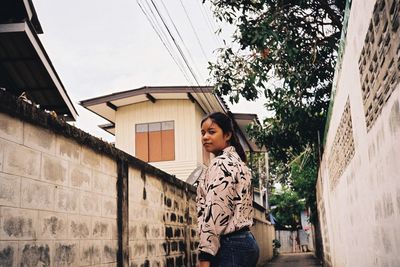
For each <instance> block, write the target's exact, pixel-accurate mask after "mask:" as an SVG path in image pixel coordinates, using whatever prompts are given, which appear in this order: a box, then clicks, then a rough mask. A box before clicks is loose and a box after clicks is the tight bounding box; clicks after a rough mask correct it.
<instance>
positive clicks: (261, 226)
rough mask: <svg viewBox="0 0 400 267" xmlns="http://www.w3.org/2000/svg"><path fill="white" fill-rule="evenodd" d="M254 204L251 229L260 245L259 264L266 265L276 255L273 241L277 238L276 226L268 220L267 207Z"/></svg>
mask: <svg viewBox="0 0 400 267" xmlns="http://www.w3.org/2000/svg"><path fill="white" fill-rule="evenodd" d="M254 205H255V207H254V224H253V226H252V227H251V228H250V231H251V232H252V234H253V235H254V237H255V239H256V241H257V244H258V247H259V248H260V256H259V258H258V263H257V266H264V265H265V264H266V263H267V262H268V261H270V260H271V259H272V258H273V256H274V255H273V251H272V241H273V240H274V239H275V227H274V226H273V225H272V224H271V223H270V222H269V221H267V220H266V218H265V209H264V208H263V207H262V206H258V205H257V204H254Z"/></svg>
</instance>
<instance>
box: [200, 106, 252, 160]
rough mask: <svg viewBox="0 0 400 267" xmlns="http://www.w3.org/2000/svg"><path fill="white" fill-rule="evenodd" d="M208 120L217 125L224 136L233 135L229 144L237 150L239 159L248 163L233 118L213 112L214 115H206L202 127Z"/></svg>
mask: <svg viewBox="0 0 400 267" xmlns="http://www.w3.org/2000/svg"><path fill="white" fill-rule="evenodd" d="M207 119H210V120H212V121H213V122H214V123H216V124H217V125H218V126H219V127H220V128H221V129H222V132H223V133H224V134H228V133H231V139H230V140H229V144H230V145H231V146H233V147H235V150H236V152H237V153H238V155H239V157H240V158H241V159H242V161H243V162H246V161H247V157H246V153H244V149H243V147H242V145H241V144H240V142H239V140H238V138H237V136H236V134H235V130H234V129H235V128H234V126H233V121H232V120H231V118H229V117H228V115H226V114H224V113H222V112H213V113H210V114H208V115H206V116H205V117H204V118H203V119H202V120H201V124H200V126H203V123H204V122H205V121H206V120H207Z"/></svg>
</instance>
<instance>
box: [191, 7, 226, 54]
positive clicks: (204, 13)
mask: <svg viewBox="0 0 400 267" xmlns="http://www.w3.org/2000/svg"><path fill="white" fill-rule="evenodd" d="M196 2H197V3H198V5H199V6H200V11H201V14H202V16H203V18H204V20H205V21H206V25H207V28H208V30H209V31H210V33H211V35H212V36H213V37H214V38H213V39H214V41H215V44H216V45H217V46H223V43H222V41H221V38H220V37H219V35H217V34H216V31H217V30H216V29H215V28H214V27H215V24H213V23H212V22H211V19H210V14H209V13H207V11H206V10H205V8H204V6H203V5H202V4H201V3H200V1H196ZM213 25H214V27H213ZM213 28H214V29H213Z"/></svg>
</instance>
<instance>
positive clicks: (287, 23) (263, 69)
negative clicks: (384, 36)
mask: <svg viewBox="0 0 400 267" xmlns="http://www.w3.org/2000/svg"><path fill="white" fill-rule="evenodd" d="M204 1H205V0H204ZM208 1H209V2H210V3H211V4H212V7H213V11H214V14H215V16H216V18H217V19H219V20H221V21H225V22H228V23H230V24H232V25H233V26H235V27H236V31H235V33H234V36H233V37H234V44H233V45H232V46H227V47H224V48H221V49H219V55H218V59H217V61H216V62H215V63H210V65H209V69H210V74H211V77H212V78H211V81H212V83H213V84H215V88H216V89H215V92H216V93H217V94H219V95H227V96H229V99H230V101H231V102H232V103H233V102H238V101H239V99H240V97H244V98H245V99H247V100H254V99H256V98H258V97H259V96H260V94H264V95H265V97H266V98H267V102H266V104H265V107H266V109H267V110H269V111H270V112H271V113H272V115H271V116H270V117H268V118H267V119H265V121H264V123H263V125H262V126H259V125H252V126H250V127H249V129H248V132H249V133H250V135H251V136H252V137H253V138H254V139H255V140H256V142H257V143H258V144H260V145H265V146H266V147H267V148H268V150H269V155H270V162H271V164H272V165H274V166H273V167H272V168H271V171H272V173H271V177H272V178H274V179H276V180H279V181H280V182H281V183H284V184H288V185H289V186H290V187H291V188H292V189H293V190H296V192H297V193H298V194H300V195H301V196H304V197H305V198H306V201H307V204H308V205H311V203H313V202H315V180H316V175H317V172H316V170H317V164H318V155H319V149H320V148H319V140H322V138H323V136H322V134H323V128H324V125H325V120H326V116H327V111H328V105H329V100H330V91H331V87H332V81H333V75H334V67H335V63H336V56H337V55H336V51H337V48H338V44H339V39H340V33H341V28H342V19H343V10H344V7H345V0H235V1H231V0H208ZM306 151H308V152H307V153H308V155H311V156H310V157H309V158H308V160H306V161H303V160H294V159H296V158H297V159H298V158H299V157H300V158H302V157H303V156H304V155H305V154H304V153H305V152H306ZM301 155H303V156H301ZM299 162H302V163H301V164H300V163H299ZM290 163H291V164H290ZM313 206H314V207H315V205H313Z"/></svg>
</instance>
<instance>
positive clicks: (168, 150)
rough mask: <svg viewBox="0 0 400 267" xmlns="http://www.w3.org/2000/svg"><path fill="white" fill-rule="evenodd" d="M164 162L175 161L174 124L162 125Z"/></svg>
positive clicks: (165, 123) (168, 122)
mask: <svg viewBox="0 0 400 267" xmlns="http://www.w3.org/2000/svg"><path fill="white" fill-rule="evenodd" d="M161 130H162V133H161V152H162V155H161V157H162V160H175V130H174V122H173V121H166V122H163V123H162V125H161Z"/></svg>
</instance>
